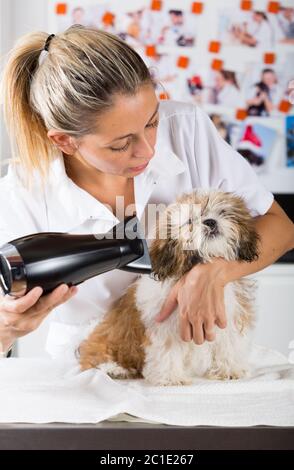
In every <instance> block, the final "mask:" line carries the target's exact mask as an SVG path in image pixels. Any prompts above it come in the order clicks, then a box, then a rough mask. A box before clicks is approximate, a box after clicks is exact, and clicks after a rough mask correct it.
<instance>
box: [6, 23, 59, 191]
mask: <svg viewBox="0 0 294 470" xmlns="http://www.w3.org/2000/svg"><path fill="white" fill-rule="evenodd" d="M47 36H48V35H47V34H46V33H42V32H41V33H33V34H28V35H26V36H24V37H22V38H21V39H20V40H19V41H18V42H17V43H16V45H15V47H14V48H13V49H12V51H11V53H10V55H9V58H8V62H7V64H6V67H5V69H4V73H3V78H2V87H1V88H2V89H1V92H2V95H3V96H2V101H3V111H4V120H5V123H6V126H7V130H8V134H9V137H10V142H11V150H12V163H13V164H16V163H20V164H21V165H22V166H23V167H24V168H25V170H26V171H25V173H26V184H30V182H31V176H32V173H33V171H34V170H39V171H40V172H41V175H42V176H43V177H45V175H46V171H47V168H48V163H49V162H50V160H51V159H52V157H53V153H55V155H56V148H55V147H53V144H52V143H51V141H50V139H49V138H48V137H47V130H46V127H45V124H44V121H43V119H42V117H41V116H40V114H39V113H38V112H36V110H35V109H34V107H33V106H32V103H31V84H32V80H33V77H34V74H35V72H36V70H37V68H38V63H39V56H40V53H41V51H42V49H43V47H44V43H45V41H46V38H47Z"/></svg>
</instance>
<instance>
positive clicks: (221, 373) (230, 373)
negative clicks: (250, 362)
mask: <svg viewBox="0 0 294 470" xmlns="http://www.w3.org/2000/svg"><path fill="white" fill-rule="evenodd" d="M205 377H206V378H207V379H209V380H238V379H244V378H247V377H249V370H248V369H247V368H245V367H244V368H236V369H214V370H210V371H208V372H207V373H206V375H205Z"/></svg>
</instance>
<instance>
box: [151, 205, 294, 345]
mask: <svg viewBox="0 0 294 470" xmlns="http://www.w3.org/2000/svg"><path fill="white" fill-rule="evenodd" d="M255 224H256V230H257V232H258V234H259V236H260V249H259V258H258V260H257V261H253V262H251V263H248V262H244V261H226V260H224V259H222V258H216V259H215V260H214V261H213V262H212V263H207V264H203V265H196V266H194V267H193V268H192V269H191V270H190V271H189V272H188V273H187V274H185V275H184V276H183V277H182V278H181V279H180V280H179V281H178V282H177V283H176V284H175V286H174V287H173V289H172V290H171V292H170V294H169V296H168V297H167V299H166V301H165V303H164V305H163V307H162V309H161V311H160V313H159V315H158V316H157V318H156V320H157V321H164V320H166V319H167V318H168V317H169V316H170V315H171V313H172V312H173V311H174V310H175V309H176V307H177V306H178V307H179V315H180V317H181V321H180V334H181V338H182V339H183V340H184V341H191V340H192V339H193V340H194V342H195V343H196V344H202V343H203V342H204V341H205V340H207V341H213V340H214V339H215V324H216V325H217V326H218V327H220V328H225V327H226V314H225V306H224V287H225V285H226V284H227V283H229V282H232V281H235V280H237V279H240V278H241V277H243V276H247V275H249V274H252V273H255V272H257V271H260V270H261V269H263V268H265V267H266V266H269V265H270V264H272V263H274V262H275V261H276V260H277V259H279V258H280V257H281V256H282V255H283V254H285V253H286V252H287V251H289V250H291V249H292V248H294V224H293V223H292V222H291V220H290V219H289V218H288V217H287V215H286V214H285V212H284V211H283V209H282V208H281V207H280V206H279V204H278V203H277V202H275V201H274V202H273V204H272V206H271V207H270V209H269V210H268V212H267V213H266V214H265V215H262V216H258V217H256V219H255Z"/></svg>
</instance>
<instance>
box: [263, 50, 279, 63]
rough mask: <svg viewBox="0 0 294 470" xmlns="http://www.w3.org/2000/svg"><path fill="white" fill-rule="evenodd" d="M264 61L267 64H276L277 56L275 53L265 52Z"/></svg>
mask: <svg viewBox="0 0 294 470" xmlns="http://www.w3.org/2000/svg"><path fill="white" fill-rule="evenodd" d="M263 61H264V63H265V64H274V63H275V62H276V54H275V53H274V52H265V54H264V56H263Z"/></svg>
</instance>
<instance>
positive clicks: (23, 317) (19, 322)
mask: <svg viewBox="0 0 294 470" xmlns="http://www.w3.org/2000/svg"><path fill="white" fill-rule="evenodd" d="M42 292H43V291H42V288H41V287H35V288H34V289H32V290H31V291H30V292H28V293H27V294H26V295H25V296H23V297H21V298H18V299H16V298H13V297H11V296H9V295H5V296H0V352H5V351H8V350H9V349H10V347H11V346H12V345H13V343H14V341H15V340H16V339H17V338H18V337H20V336H25V335H27V334H28V333H31V332H32V331H34V330H35V329H37V328H38V326H39V325H40V323H41V322H42V321H43V320H44V319H45V317H46V316H47V315H48V314H49V313H50V312H51V311H52V310H53V309H54V308H55V307H57V306H58V305H60V304H62V303H64V302H66V301H67V300H69V299H70V298H71V297H73V296H74V295H75V293H76V292H77V287H71V288H69V287H68V286H67V285H66V284H62V285H60V286H58V287H57V288H56V289H54V290H53V291H52V292H50V294H47V295H44V296H43V297H41V295H42Z"/></svg>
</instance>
